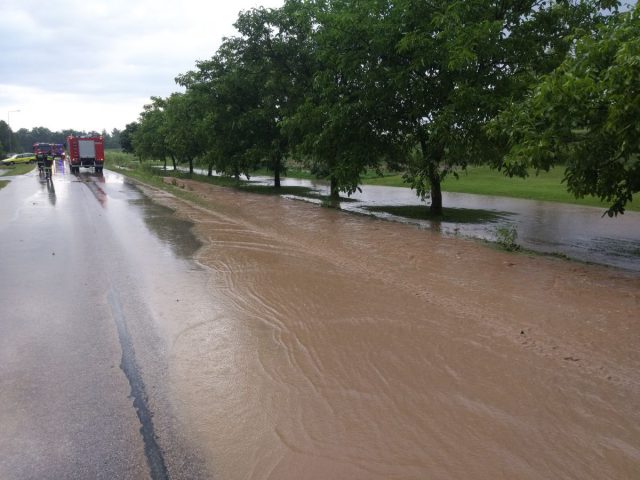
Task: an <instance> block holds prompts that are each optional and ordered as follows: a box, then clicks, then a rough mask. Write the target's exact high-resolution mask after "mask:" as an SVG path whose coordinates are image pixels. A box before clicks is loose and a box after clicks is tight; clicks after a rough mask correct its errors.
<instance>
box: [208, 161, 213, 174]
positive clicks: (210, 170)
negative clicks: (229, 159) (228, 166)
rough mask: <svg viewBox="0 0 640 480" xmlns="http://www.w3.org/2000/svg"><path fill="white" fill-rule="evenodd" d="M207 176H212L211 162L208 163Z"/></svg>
mask: <svg viewBox="0 0 640 480" xmlns="http://www.w3.org/2000/svg"><path fill="white" fill-rule="evenodd" d="M207 177H213V163H210V164H209V170H208V171H207Z"/></svg>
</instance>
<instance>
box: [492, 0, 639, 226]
mask: <svg viewBox="0 0 640 480" xmlns="http://www.w3.org/2000/svg"><path fill="white" fill-rule="evenodd" d="M639 119H640V7H638V6H636V7H635V9H634V10H633V11H629V12H625V13H621V14H619V15H617V16H614V17H612V18H611V20H610V21H609V22H608V23H606V24H603V25H602V26H601V27H600V28H599V29H598V30H597V31H595V32H593V33H589V34H586V35H584V36H582V37H580V38H578V39H577V42H576V45H575V50H574V52H573V54H572V55H570V56H569V57H568V58H567V59H566V60H565V61H564V62H563V63H562V64H561V65H560V66H559V67H558V68H557V69H556V70H555V71H553V72H552V73H551V74H549V75H547V76H545V77H543V78H542V80H541V82H540V83H539V84H538V85H537V86H536V87H535V89H533V91H532V92H531V93H530V94H529V95H528V96H527V97H526V99H524V100H523V101H522V102H520V103H517V104H514V105H512V106H511V108H510V109H508V110H507V111H506V112H505V113H503V114H502V115H501V116H500V117H499V118H498V119H497V120H496V121H495V123H494V124H493V125H492V131H493V132H494V134H501V135H502V137H503V138H504V139H505V141H506V142H508V145H509V147H510V150H509V152H508V154H507V155H506V157H505V158H504V160H503V162H502V163H501V165H500V166H501V167H502V168H504V170H505V171H506V173H507V174H509V175H525V174H526V172H527V169H528V168H535V169H542V170H548V169H549V168H551V167H553V166H555V165H564V166H565V167H566V169H565V177H564V181H565V182H566V184H567V187H568V190H569V191H570V192H571V193H573V194H574V195H575V196H576V197H584V196H585V195H594V196H597V197H599V198H600V199H601V200H603V201H605V202H608V203H609V204H610V206H609V209H608V210H607V213H608V214H609V216H613V215H617V214H619V213H620V214H622V213H624V210H625V205H626V204H627V203H628V202H630V201H632V199H633V194H634V193H636V192H638V191H640V121H639Z"/></svg>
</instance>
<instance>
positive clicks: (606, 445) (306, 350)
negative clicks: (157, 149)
mask: <svg viewBox="0 0 640 480" xmlns="http://www.w3.org/2000/svg"><path fill="white" fill-rule="evenodd" d="M183 187H184V188H185V189H186V190H187V191H190V192H191V193H192V194H195V195H198V196H199V197H200V198H201V199H203V200H205V201H207V202H210V203H211V205H212V210H203V209H202V208H199V207H193V206H189V205H186V204H184V203H182V202H176V201H174V200H173V199H171V198H170V197H167V196H166V195H164V194H161V195H160V198H159V199H158V200H159V201H163V202H166V203H167V205H169V206H171V207H172V208H176V209H177V212H178V214H179V216H181V217H184V218H189V219H190V220H191V221H193V222H194V223H195V227H194V229H195V230H194V231H195V232H196V234H197V235H198V237H199V238H201V239H202V241H203V244H204V246H203V247H202V248H201V249H200V250H199V252H198V254H197V257H196V258H197V261H198V263H199V264H201V265H203V266H204V267H206V269H207V278H206V281H204V283H203V284H202V285H201V288H202V290H201V291H200V293H195V292H193V296H194V298H192V299H191V301H193V302H195V303H196V305H198V312H199V314H198V315H196V316H195V317H187V316H185V315H184V313H182V314H181V313H179V312H178V310H176V311H175V312H173V313H172V315H173V316H179V318H181V319H182V321H184V322H185V323H186V324H185V325H184V328H183V329H176V325H175V324H174V323H173V322H170V321H168V322H167V327H168V326H169V325H171V328H166V330H165V333H166V334H167V335H168V338H171V339H172V346H171V356H172V361H171V374H170V383H171V384H172V386H173V389H174V392H175V393H174V394H173V396H174V397H175V398H176V399H177V401H178V402H179V405H180V408H178V411H179V412H180V417H181V421H182V422H184V424H185V425H186V426H187V427H186V428H187V429H188V430H189V431H191V432H193V435H194V438H197V439H198V443H199V444H200V445H202V448H203V450H204V451H206V452H207V453H206V457H207V464H208V465H209V468H210V470H211V471H213V472H215V474H216V476H217V478H222V479H297V478H312V479H326V478H338V479H359V478H361V479H376V478H379V479H389V478H398V479H423V478H436V479H440V478H442V479H452V478H453V479H456V478H459V479H466V478H476V479H497V478H504V479H511V478H519V479H547V478H576V479H578V478H579V479H585V478H593V479H602V478H612V479H614V478H616V479H617V478H634V477H636V476H638V473H639V472H640V414H639V412H640V409H639V408H638V407H640V404H639V403H638V402H639V399H640V395H639V394H640V375H639V374H638V372H639V371H640V370H639V369H638V367H640V354H639V353H638V352H639V348H638V346H639V345H640V325H639V324H638V321H637V319H638V318H640V279H639V278H638V277H637V276H636V275H629V274H625V273H622V272H618V271H615V270H608V269H606V268H600V267H590V266H584V265H579V264H575V263H570V262H566V261H562V260H553V259H545V258H540V257H535V256H526V255H509V254H504V253H501V252H496V251H493V250H491V249H488V248H486V247H483V246H479V245H477V244H475V243H473V242H470V241H467V240H461V239H451V238H443V237H442V236H441V235H438V234H434V233H432V232H429V231H423V230H420V229H416V228H415V227H414V226H410V225H399V224H394V223H390V222H383V221H379V220H375V219H372V218H365V217H357V216H356V217H354V216H352V215H345V214H344V213H341V212H338V211H335V210H332V209H324V208H318V207H317V206H315V205H309V204H306V203H302V202H296V201H291V200H287V199H282V198H272V197H264V196H252V195H247V194H244V193H239V192H233V191H229V190H225V189H221V188H216V187H213V186H206V185H201V184H198V183H196V182H188V181H184V182H183ZM197 298H200V300H199V301H198V300H197ZM158 301H159V302H160V299H158ZM162 304H163V305H167V303H162ZM176 308H182V303H181V302H180V307H176ZM170 316H171V315H168V316H167V317H166V318H167V319H168V318H169V317H170Z"/></svg>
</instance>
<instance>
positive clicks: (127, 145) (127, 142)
mask: <svg viewBox="0 0 640 480" xmlns="http://www.w3.org/2000/svg"><path fill="white" fill-rule="evenodd" d="M138 127H139V124H138V122H131V123H128V124H127V125H126V126H125V127H124V130H123V131H122V133H121V134H120V145H121V146H122V151H123V152H125V153H133V152H134V148H133V137H134V135H135V132H136V130H137V129H138Z"/></svg>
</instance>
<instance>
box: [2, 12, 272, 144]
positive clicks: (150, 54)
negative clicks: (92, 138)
mask: <svg viewBox="0 0 640 480" xmlns="http://www.w3.org/2000/svg"><path fill="white" fill-rule="evenodd" d="M282 4H283V0H233V1H226V2H225V1H216V0H209V1H206V0H176V1H169V0H0V119H2V120H4V121H9V123H10V126H11V128H12V129H13V130H14V131H16V130H18V129H20V128H27V129H31V128H34V127H46V128H49V129H50V130H53V131H59V130H63V129H68V128H71V129H75V130H85V131H89V130H96V131H102V129H106V130H107V131H109V132H111V130H112V129H113V128H118V129H120V130H121V129H123V128H124V127H125V125H126V124H127V123H130V122H133V121H135V120H137V118H138V114H139V113H140V112H141V111H142V107H143V105H144V104H145V103H149V97H151V96H162V97H166V96H168V95H169V94H170V93H172V92H176V91H180V87H179V86H178V85H176V83H175V81H174V79H175V77H176V76H177V75H178V74H180V73H184V72H186V71H188V70H191V69H193V68H194V67H195V62H196V60H202V59H207V58H210V57H211V56H213V54H214V53H215V51H216V50H217V48H218V47H219V45H220V43H221V42H222V37H224V36H232V35H235V34H236V33H237V32H236V31H235V29H234V28H233V23H234V22H235V20H236V19H237V15H238V12H239V11H241V10H247V9H250V8H253V7H258V6H264V7H279V6H281V5H282ZM14 110H20V111H19V112H15V111H14Z"/></svg>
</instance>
